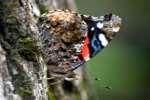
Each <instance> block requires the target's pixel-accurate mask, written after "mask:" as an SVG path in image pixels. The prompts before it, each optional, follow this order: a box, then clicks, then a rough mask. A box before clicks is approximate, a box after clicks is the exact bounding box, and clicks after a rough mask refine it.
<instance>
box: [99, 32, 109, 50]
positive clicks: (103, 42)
mask: <svg viewBox="0 0 150 100" xmlns="http://www.w3.org/2000/svg"><path fill="white" fill-rule="evenodd" d="M99 40H100V41H101V43H102V46H104V47H105V46H107V45H108V41H107V39H106V37H105V35H104V34H100V35H99Z"/></svg>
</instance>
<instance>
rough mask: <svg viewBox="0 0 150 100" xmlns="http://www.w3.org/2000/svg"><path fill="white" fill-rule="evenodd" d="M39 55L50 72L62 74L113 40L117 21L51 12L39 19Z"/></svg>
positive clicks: (101, 17)
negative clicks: (43, 58)
mask: <svg viewBox="0 0 150 100" xmlns="http://www.w3.org/2000/svg"><path fill="white" fill-rule="evenodd" d="M39 22H40V23H42V25H41V24H40V33H41V34H40V35H41V39H42V41H43V44H42V52H43V54H44V57H45V61H46V63H47V64H48V66H49V70H50V72H54V73H59V74H66V73H68V72H70V71H72V70H74V69H76V68H78V67H79V66H80V65H82V64H84V63H85V62H86V61H88V60H90V59H91V58H92V57H94V56H95V55H96V54H97V53H98V52H100V51H101V50H102V49H103V48H104V47H106V46H107V45H108V44H109V42H110V41H111V40H112V39H113V37H114V36H115V34H116V32H118V31H119V29H120V26H121V18H120V17H118V16H116V15H114V14H108V15H105V16H100V17H93V16H87V15H81V14H78V13H76V12H73V11H69V10H54V11H50V12H49V13H48V14H45V15H43V16H42V17H41V18H40V20H39Z"/></svg>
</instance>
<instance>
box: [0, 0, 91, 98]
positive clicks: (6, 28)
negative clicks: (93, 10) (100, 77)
mask: <svg viewBox="0 0 150 100" xmlns="http://www.w3.org/2000/svg"><path fill="white" fill-rule="evenodd" d="M59 8H65V9H66V8H67V9H72V10H75V9H76V8H75V4H74V1H73V0H36V1H34V0H0V99H1V100H91V99H93V96H92V94H91V91H90V84H89V81H88V78H87V73H86V69H85V66H83V67H81V68H78V69H77V70H75V71H74V73H75V74H77V75H79V76H80V78H78V79H77V80H73V81H64V80H62V81H60V82H56V83H53V82H51V81H50V82H48V81H47V80H51V78H48V77H47V72H48V70H47V68H48V66H47V64H46V63H45V61H44V58H43V56H42V53H41V50H40V47H41V46H42V40H41V39H40V36H39V33H40V32H39V28H38V26H37V20H38V18H39V16H40V13H44V12H47V11H49V10H52V9H59ZM51 76H53V75H51ZM66 87H67V88H66Z"/></svg>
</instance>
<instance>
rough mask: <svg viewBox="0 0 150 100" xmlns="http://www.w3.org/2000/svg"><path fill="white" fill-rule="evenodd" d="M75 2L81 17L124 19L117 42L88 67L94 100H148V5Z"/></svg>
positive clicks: (144, 1)
mask: <svg viewBox="0 0 150 100" xmlns="http://www.w3.org/2000/svg"><path fill="white" fill-rule="evenodd" d="M76 2H77V8H78V11H79V12H80V13H82V14H87V15H93V16H100V15H105V14H107V13H114V14H116V15H119V16H120V17H121V18H122V19H123V26H122V28H121V31H120V32H119V33H118V35H117V36H116V38H115V39H114V40H113V41H112V42H111V43H110V45H109V46H108V47H107V48H105V49H104V50H103V51H102V52H101V53H99V54H98V55H97V56H96V57H94V58H93V59H92V60H91V61H89V62H88V63H87V65H88V72H89V74H90V80H91V81H92V84H93V90H94V93H95V94H96V95H97V100H150V57H149V50H150V45H149V43H150V40H149V39H150V38H149V37H150V25H149V23H150V1H149V0H76ZM96 78H97V79H96Z"/></svg>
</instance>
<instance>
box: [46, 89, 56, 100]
mask: <svg viewBox="0 0 150 100" xmlns="http://www.w3.org/2000/svg"><path fill="white" fill-rule="evenodd" d="M47 95H48V100H56V98H55V96H54V92H53V91H52V89H51V87H49V88H48V92H47Z"/></svg>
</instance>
